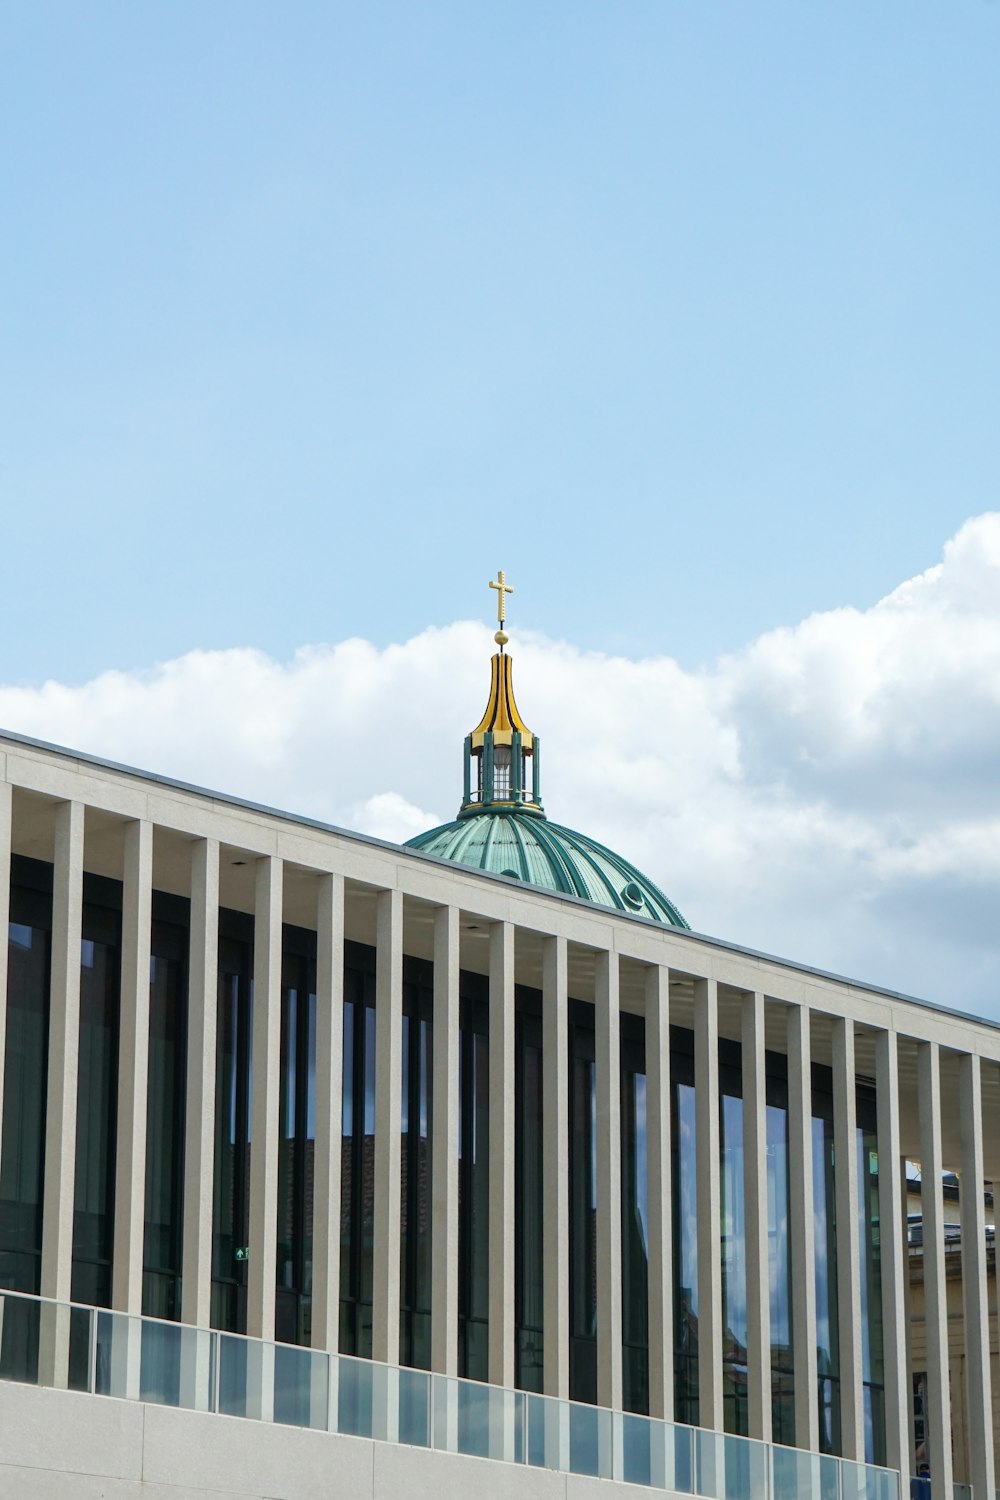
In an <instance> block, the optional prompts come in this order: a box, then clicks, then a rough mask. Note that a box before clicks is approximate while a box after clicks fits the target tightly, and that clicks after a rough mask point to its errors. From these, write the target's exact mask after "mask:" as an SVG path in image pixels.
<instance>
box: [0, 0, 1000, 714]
mask: <svg viewBox="0 0 1000 1500" xmlns="http://www.w3.org/2000/svg"><path fill="white" fill-rule="evenodd" d="M998 66H1000V5H997V4H991V3H986V0H947V3H946V0H880V3H879V4H877V5H873V4H871V3H870V0H866V3H860V0H838V3H837V4H836V5H834V4H832V3H820V0H816V3H809V4H803V3H802V0H794V3H793V0H787V3H777V0H755V3H754V4H752V5H746V4H736V3H717V0H686V3H676V0H655V3H642V4H620V5H615V6H611V5H607V4H597V3H593V4H588V3H582V0H574V3H573V4H563V3H551V4H546V5H541V6H540V5H537V4H534V5H526V4H520V3H515V4H509V5H506V6H503V7H496V6H492V7H487V6H480V5H468V4H465V5H457V4H456V5H453V4H444V3H442V4H432V5H428V6H415V5H412V4H395V5H393V4H383V3H372V4H369V5H366V6H364V7H360V6H357V7H346V6H335V5H332V4H306V3H299V4H294V5H291V6H282V7H276V6H273V5H267V6H265V5H260V4H253V3H250V4H248V3H241V4H238V5H237V4H226V3H213V4H212V5H210V6H204V5H194V4H189V3H178V0H171V3H169V4H166V3H154V0H144V3H143V4H142V5H135V4H133V3H129V4H115V3H103V4H101V5H100V6H93V7H87V6H81V5H78V4H75V3H72V4H71V3H60V4H51V3H44V0H30V3H27V0H11V3H9V4H8V5H6V6H5V7H4V10H3V15H2V16H0V67H2V79H0V83H2V86H0V122H2V125H0V128H2V139H0V192H2V201H3V206H4V221H5V226H6V227H5V232H4V233H3V234H2V235H0V319H2V321H0V514H2V517H3V524H4V533H5V542H6V546H5V549H4V550H5V553H6V559H7V561H6V567H5V569H4V601H5V611H4V613H5V616H6V618H7V620H8V621H17V622H18V628H17V629H16V630H12V631H8V632H5V633H4V635H3V638H2V640H0V681H2V682H4V683H8V684H23V685H28V686H30V685H35V684H38V683H40V682H42V681H44V680H45V679H46V678H48V677H53V678H56V679H58V680H60V681H62V682H68V683H73V682H81V681H83V680H85V679H87V678H88V677H91V676H93V675H95V674H96V673H98V672H100V671H101V670H104V669H107V668H110V667H117V668H122V669H136V668H142V667H145V666H149V665H151V664H152V663H154V662H157V661H163V660H170V659H173V658H175V657H177V656H179V655H180V654H182V653H184V652H185V651H188V650H190V649H192V648H195V647H201V648H212V649H217V648H224V647H232V646H252V647H257V648H260V649H262V650H265V651H267V652H269V653H271V654H272V655H274V656H276V657H277V658H279V659H283V660H285V659H288V658H289V657H290V656H291V654H292V653H293V652H294V650H295V648H296V647H298V646H300V645H302V644H303V643H306V642H323V641H337V640H341V639H343V638H344V637H346V636H349V635H354V634H357V635H360V636H363V637H365V638H366V639H368V640H370V641H372V642H374V643H375V644H376V645H379V646H383V645H385V644H387V643H389V642H391V641H393V640H403V639H406V638H408V637H409V636H411V635H412V634H414V633H415V632H417V631H419V630H420V629H422V628H423V627H424V626H426V625H429V624H430V625H435V624H436V625H446V624H447V623H449V622H451V621H453V620H456V619H461V618H475V617H480V618H488V616H489V612H490V603H491V601H490V599H489V597H488V596H487V595H486V591H485V582H486V579H487V578H488V577H490V576H493V574H494V572H495V569H496V568H497V567H498V566H503V567H504V568H506V569H507V571H508V573H509V574H510V575H511V577H512V579H513V581H514V582H515V584H516V586H517V588H518V593H517V595H516V596H515V601H514V605H513V609H514V618H515V619H516V620H517V621H519V622H520V623H522V624H523V626H524V627H531V628H534V629H536V630H539V631H543V632H545V633H547V634H548V636H549V637H552V638H556V639H558V638H567V639H570V640H572V641H573V642H575V643H577V644H578V645H580V646H582V647H584V648H589V649H595V650H603V651H612V652H622V653H625V654H626V655H630V656H640V655H644V654H650V653H662V652H669V653H672V654H674V655H676V656H677V657H678V658H679V659H680V661H681V662H682V663H684V664H685V665H686V666H688V667H695V666H697V665H698V664H700V663H706V662H711V661H712V660H713V659H714V658H715V657H716V656H717V655H718V653H719V652H720V651H726V650H731V649H736V648H739V647H741V646H742V645H744V644H745V643H746V642H747V641H748V640H750V639H752V638H753V637H755V636H756V635H758V634H759V633H760V632H762V631H764V630H766V629H768V628H770V627H773V626H776V625H780V624H785V623H794V622H796V621H798V620H800V619H802V618H804V617H805V616H806V615H808V614H809V613H810V612H812V611H815V610H823V609H828V608H831V607H834V606H838V605H848V604H854V605H857V606H859V607H866V606H869V605H871V604H873V603H874V602H875V601H876V600H877V599H878V598H879V597H880V596H881V595H883V594H885V593H887V592H888V591H889V590H890V589H892V588H893V587H895V585H896V584H897V583H898V582H900V581H901V580H902V579H904V578H907V577H910V576H912V575H914V574H916V573H918V572H920V571H921V570H922V569H924V568H926V567H928V566H930V565H931V564H933V563H935V562H936V561H937V560H938V559H939V557H940V554H941V548H942V545H943V543H944V542H945V540H946V539H947V538H948V537H949V536H950V535H952V534H953V533H955V532H956V531H957V530H958V528H959V526H960V525H961V523H962V521H963V520H965V519H966V518H967V517H969V516H972V515H975V514H978V513H980V512H983V511H986V510H989V509H991V508H993V507H995V506H996V504H997V493H998V483H997V481H998V454H997V443H996V407H997V389H998V375H1000V316H998V312H1000V293H998V277H997V266H998V265H1000V151H998V149H997V143H998V141H1000V90H998V89H997V86H996V80H997V77H998ZM43 563H44V565H42V564H43ZM12 727H16V726H12Z"/></svg>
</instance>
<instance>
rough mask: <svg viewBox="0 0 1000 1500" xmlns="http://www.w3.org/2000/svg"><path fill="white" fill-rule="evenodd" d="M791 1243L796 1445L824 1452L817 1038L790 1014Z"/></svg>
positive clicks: (803, 1013)
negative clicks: (816, 1214) (815, 1139)
mask: <svg viewBox="0 0 1000 1500" xmlns="http://www.w3.org/2000/svg"><path fill="white" fill-rule="evenodd" d="M787 1045H788V1197H789V1209H788V1240H789V1256H790V1264H791V1285H792V1370H793V1377H792V1378H793V1383H794V1388H795V1442H796V1445H797V1446H798V1447H799V1448H805V1449H807V1450H808V1451H809V1452H810V1453H815V1452H816V1451H817V1450H818V1448H819V1399H818V1379H819V1376H818V1372H817V1366H816V1234H815V1227H814V1219H813V1146H812V1128H813V1127H812V1037H811V1032H810V1022H809V1010H808V1008H807V1007H806V1006H804V1005H793V1006H792V1007H791V1008H790V1009H789V1011H788V1043H787Z"/></svg>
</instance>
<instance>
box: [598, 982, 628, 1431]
mask: <svg viewBox="0 0 1000 1500" xmlns="http://www.w3.org/2000/svg"><path fill="white" fill-rule="evenodd" d="M594 1002H595V1004H594V1012H595V1014H594V1030H595V1047H596V1051H595V1056H596V1060H597V1067H596V1082H597V1404H598V1406H606V1407H611V1408H612V1410H614V1411H620V1410H621V1405H622V1143H621V1130H622V1113H621V1042H620V1013H619V1007H618V955H617V953H598V955H597V961H596V965H595V975H594Z"/></svg>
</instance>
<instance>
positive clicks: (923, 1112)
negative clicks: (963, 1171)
mask: <svg viewBox="0 0 1000 1500" xmlns="http://www.w3.org/2000/svg"><path fill="white" fill-rule="evenodd" d="M917 1113H918V1115H919V1119H920V1184H921V1186H920V1211H921V1215H922V1217H923V1240H924V1244H923V1250H924V1327H925V1331H926V1337H927V1403H926V1408H927V1409H926V1412H925V1418H926V1422H927V1430H928V1435H929V1442H928V1449H929V1453H930V1465H931V1488H932V1490H933V1493H934V1494H935V1495H950V1494H951V1491H952V1482H953V1472H952V1457H951V1397H950V1392H949V1384H948V1289H947V1286H946V1284H945V1256H944V1191H943V1188H942V1183H941V1178H942V1174H943V1172H944V1162H943V1156H942V1145H941V1057H940V1052H939V1050H938V1045H937V1043H936V1042H919V1043H918V1044H917Z"/></svg>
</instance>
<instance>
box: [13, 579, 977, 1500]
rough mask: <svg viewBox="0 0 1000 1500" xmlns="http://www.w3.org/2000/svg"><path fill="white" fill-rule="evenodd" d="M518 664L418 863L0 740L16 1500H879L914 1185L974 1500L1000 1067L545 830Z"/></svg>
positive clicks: (932, 1395) (939, 1360) (894, 1396)
mask: <svg viewBox="0 0 1000 1500" xmlns="http://www.w3.org/2000/svg"><path fill="white" fill-rule="evenodd" d="M501 597H502V596H501ZM503 644H504V642H501V652H500V655H499V656H498V657H497V658H495V659H494V667H493V686H492V689H491V697H490V706H489V708H488V709H487V713H486V715H485V716H484V719H483V721H482V723H481V724H480V725H479V726H478V728H477V730H476V731H474V732H473V734H472V735H470V737H469V740H468V741H467V743H466V760H467V779H466V785H465V789H464V796H463V816H461V817H460V818H459V819H458V820H457V821H456V823H455V824H454V825H449V826H448V828H446V829H444V830H435V831H433V833H432V834H430V835H428V836H426V837H425V839H424V840H422V841H417V842H418V843H421V842H422V843H423V844H424V847H423V848H405V847H403V848H401V847H397V846H394V845H390V844H386V843H382V842H379V841H376V840H373V839H369V838H364V837H362V836H360V835H357V834H352V833H349V832H345V831H342V830H339V829H335V828H330V827H327V826H324V825H321V824H318V823H314V822H311V821H309V820H308V819H305V818H301V817H292V816H289V815H287V814H283V813H280V812H277V811H273V810H271V809H267V808H262V807H257V806H253V805H250V804H247V803H245V802H241V801H239V800H237V799H235V798H228V797H225V796H220V795H218V794H216V793H212V792H206V791H202V790H199V789H197V788H194V787H189V786H184V785H180V784H178V783H176V782H171V781H169V780H166V779H164V778H161V777H158V776H153V775H149V774H147V773H144V772H140V771H135V770H130V769H127V768H124V767H120V766H114V765H109V764H106V763H104V762H101V761H98V760H95V759H93V758H91V757H87V756H83V755H78V754H74V753H73V752H71V751H66V750H60V749H58V748H55V747H52V746H47V745H41V744H38V743H35V742H32V741H29V740H25V739H23V738H19V737H17V736H14V735H4V736H0V921H4V922H6V924H7V928H8V933H9V941H8V943H7V944H6V945H5V946H2V945H0V1049H4V1050H5V1062H4V1066H3V1068H2V1069H0V1079H2V1086H3V1090H4V1096H3V1101H2V1113H0V1120H2V1130H3V1135H2V1149H0V1288H2V1289H3V1290H2V1291H0V1320H2V1321H0V1376H2V1377H3V1379H2V1380H0V1495H3V1496H7V1495H10V1496H18V1497H20V1496H30V1497H34V1496H38V1497H42V1496H44V1497H56V1496H58V1497H63V1496H73V1497H74V1500H75V1497H77V1496H88V1497H89V1496H94V1497H96V1496H103V1497H106V1500H112V1497H113V1500H167V1496H170V1497H171V1500H184V1497H194V1496H205V1495H222V1494H226V1495H229V1496H233V1495H239V1496H247V1497H251V1496H253V1497H259V1496H268V1497H281V1500H305V1497H313V1496H319V1495H323V1496H329V1495H345V1496H359V1497H360V1496H371V1497H373V1500H374V1497H379V1500H382V1497H389V1496H396V1495H403V1494H405V1495H407V1496H414V1495H423V1494H425V1493H426V1494H428V1495H430V1494H433V1495H434V1496H435V1497H436V1500H442V1497H447V1496H451V1495H456V1496H457V1495H466V1494H467V1493H468V1492H469V1491H470V1489H471V1488H473V1487H475V1488H476V1489H477V1490H478V1492H479V1493H480V1494H481V1495H482V1496H484V1497H489V1496H493V1495H497V1496H499V1495H508V1494H513V1493H517V1494H518V1495H522V1494H524V1495H528V1496H533V1495H537V1496H539V1497H549V1496H552V1497H556V1496H558V1497H560V1500H562V1497H566V1500H582V1497H585V1496H590V1495H609V1496H615V1495H621V1496H625V1495H629V1494H636V1495H638V1494H640V1493H643V1494H648V1493H650V1486H652V1487H654V1488H656V1489H659V1491H660V1492H661V1493H663V1492H666V1493H668V1494H671V1495H672V1494H689V1493H700V1494H705V1495H709V1496H718V1497H723V1496H726V1497H728V1496H733V1497H737V1496H738V1497H741V1500H742V1497H747V1500H750V1497H757V1496H772V1495H773V1496H775V1497H783V1496H799V1495H813V1494H815V1495H816V1496H823V1497H826V1496H837V1497H844V1496H848V1495H849V1496H851V1497H852V1500H853V1497H855V1496H858V1495H865V1496H872V1497H878V1500H890V1497H892V1500H895V1497H896V1495H897V1494H900V1493H902V1494H904V1495H905V1494H906V1493H907V1492H908V1486H909V1478H910V1475H911V1472H912V1470H913V1466H914V1434H913V1426H912V1423H913V1412H912V1371H911V1366H910V1359H909V1353H908V1347H907V1332H908V1326H909V1307H908V1297H909V1281H908V1277H907V1274H906V1266H907V1222H906V1218H907V1216H906V1205H905V1201H904V1196H903V1193H904V1188H903V1184H904V1164H905V1161H906V1159H907V1158H911V1159H913V1160H918V1161H920V1162H921V1164H922V1166H923V1178H924V1182H925V1183H926V1182H928V1181H940V1178H941V1173H942V1171H943V1170H944V1169H950V1170H953V1171H955V1172H957V1173H958V1174H960V1180H961V1185H962V1190H961V1202H960V1214H961V1223H962V1258H963V1281H962V1288H963V1299H964V1302H963V1308H964V1318H963V1321H962V1337H961V1342H960V1345H958V1346H956V1341H955V1330H954V1327H953V1328H952V1330H951V1333H950V1335H949V1328H948V1326H947V1320H946V1315H947V1289H946V1266H945V1234H944V1206H943V1199H942V1197H941V1195H940V1194H936V1193H933V1192H930V1193H926V1195H925V1201H924V1203H923V1205H922V1213H923V1298H922V1307H921V1313H922V1328H923V1332H922V1334H921V1338H922V1340H923V1343H922V1347H921V1356H920V1357H921V1361H922V1366H923V1367H922V1369H921V1377H922V1379H923V1381H924V1382H925V1384H924V1386H923V1388H922V1389H923V1392H924V1411H923V1413H922V1419H923V1422H924V1424H925V1431H926V1448H927V1453H928V1456H929V1460H930V1464H931V1469H932V1475H933V1492H934V1495H935V1496H939V1495H944V1494H950V1493H951V1491H952V1485H953V1483H955V1482H956V1480H957V1481H959V1482H960V1483H962V1484H965V1485H968V1486H971V1493H972V1494H974V1496H975V1500H993V1496H994V1489H995V1484H996V1480H995V1475H994V1433H993V1422H992V1410H993V1402H992V1392H991V1378H990V1343H991V1339H992V1340H993V1342H994V1344H995V1329H994V1328H993V1327H992V1326H991V1321H990V1318H989V1317H988V1315H987V1281H986V1267H987V1236H986V1225H985V1217H984V1183H985V1182H987V1181H992V1180H993V1179H994V1178H995V1177H1000V1030H998V1028H997V1027H996V1026H994V1025H992V1024H990V1023H987V1022H985V1021H981V1020H977V1019H975V1018H973V1017H969V1016H964V1015H958V1014H955V1013H951V1012H947V1011H943V1010H941V1009H938V1008H935V1007H932V1006H930V1005H927V1004H924V1003H922V1002H920V1001H919V1000H915V999H909V998H906V997H904V996H901V995H896V994H892V993H888V992H885V991H882V990H879V989H877V988H874V987H869V986H865V985H863V984H858V983H854V982H850V981H847V980H843V979H838V978H836V977H834V976H831V975H827V974H823V973H819V972H817V971H814V970H811V969H806V968H803V967H801V966H797V965H794V964H791V963H786V962H783V961H782V960H780V959H776V958H770V957H766V956H764V955H761V954H757V953H752V952H748V951H746V950H743V949H740V948H736V947H733V946H730V945H727V944H725V943H723V942H719V941H716V940H714V939H709V938H705V937H702V936H699V935H698V934H697V933H695V932H692V931H690V930H689V929H688V928H687V927H686V926H685V925H684V924H683V919H682V918H680V916H679V914H678V913H677V911H676V908H674V907H673V906H672V905H671V904H670V903H669V902H667V901H666V900H665V898H664V897H662V894H661V893H660V892H658V891H656V889H655V887H652V886H651V885H650V884H649V882H647V881H645V880H644V879H643V877H642V876H641V875H639V873H638V872H637V871H634V870H633V869H632V868H631V867H630V866H628V865H627V864H626V862H625V861H623V860H621V859H620V858H619V857H618V856H614V855H611V854H610V853H609V851H606V850H601V849H600V846H596V845H594V844H593V843H592V841H590V840H587V839H585V838H584V837H583V836H581V835H576V834H571V833H570V832H569V831H568V830H564V829H558V828H555V827H554V826H553V825H551V824H548V823H547V820H545V818H544V814H543V813H542V812H541V795H540V787H539V777H538V765H539V755H538V742H537V740H536V739H535V738H534V736H532V735H531V733H530V731H528V730H527V728H526V726H525V725H524V724H523V721H522V720H521V719H520V716H519V715H518V713H517V709H516V706H515V704H514V701H513V694H512V689H511V685H510V658H509V657H508V656H506V655H505V653H504V652H503V649H502V647H503ZM491 829H492V832H490V830H491ZM435 850H436V851H437V852H434V851H435ZM445 855H447V856H448V857H444V856H445ZM459 860H468V861H471V863H469V864H465V863H459V862H457V861H459ZM480 866H485V868H481V867H480ZM504 871H507V872H508V873H503V872H504ZM578 882H582V885H581V884H578ZM560 886H561V887H562V888H559V887H560ZM547 887H548V888H547ZM552 887H555V888H552ZM574 889H578V890H579V889H582V890H583V891H585V894H572V893H571V892H572V891H573V890H574ZM951 1213H953V1209H949V1214H951ZM956 1347H958V1350H959V1354H958V1364H957V1366H956ZM949 1349H950V1350H951V1356H950V1358H951V1365H949ZM956 1369H957V1371H958V1373H957V1377H956ZM956 1378H957V1379H959V1380H961V1381H962V1382H963V1383H964V1384H963V1406H964V1411H965V1413H966V1419H965V1421H964V1423H963V1425H962V1428H961V1433H960V1441H959V1442H958V1443H957V1444H956V1446H955V1447H954V1451H953V1445H952V1442H951V1431H952V1422H951V1400H952V1397H953V1395H954V1381H955V1379H956ZM950 1382H951V1389H950ZM302 1429H311V1430H302ZM900 1474H901V1475H902V1489H900V1488H899V1479H898V1476H899V1475H900ZM965 1493H969V1491H965Z"/></svg>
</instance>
